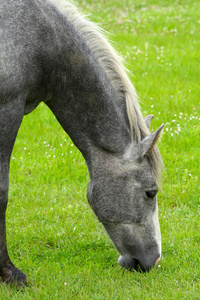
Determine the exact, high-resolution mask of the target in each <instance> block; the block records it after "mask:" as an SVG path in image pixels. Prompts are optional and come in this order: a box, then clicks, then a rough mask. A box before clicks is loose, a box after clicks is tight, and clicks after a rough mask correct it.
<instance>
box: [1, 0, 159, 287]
mask: <svg viewBox="0 0 200 300" xmlns="http://www.w3.org/2000/svg"><path fill="white" fill-rule="evenodd" d="M0 12H1V14H0V41H1V43H0V277H1V279H2V281H3V282H5V283H7V284H9V283H13V282H16V283H17V284H18V285H22V284H24V283H25V282H26V275H25V274H24V273H23V272H22V271H21V270H19V269H18V268H17V267H15V265H14V264H13V263H12V262H11V260H10V257H9V254H8V250H7V243H6V222H5V221H6V220H5V219H6V218H5V214H6V207H7V202H8V183H9V165H10V157H11V153H12V149H13V146H14V142H15V139H16V136H17V132H18V129H19V127H20V124H21V122H22V119H23V116H24V115H26V114H29V113H31V112H32V111H33V110H34V109H35V108H36V107H37V106H38V104H39V103H40V102H44V103H45V104H46V105H47V106H48V107H49V108H50V110H51V111H52V112H53V114H54V115H55V117H56V118H57V120H58V122H59V123H60V124H61V126H62V127H63V129H64V130H65V131H66V133H67V134H68V135H69V136H70V138H71V139H72V141H73V142H74V144H75V145H76V147H77V148H78V149H79V150H80V151H81V153H82V155H83V157H84V159H85V162H86V165H87V167H88V171H89V183H88V187H87V198H88V202H89V204H90V206H91V208H92V210H93V211H94V213H95V215H96V216H97V218H98V220H99V221H100V222H101V223H102V224H103V226H104V228H105V230H106V232H107V233H108V235H109V237H110V238H111V240H112V242H113V244H114V246H115V247H116V249H117V251H118V252H119V255H120V256H119V259H118V263H119V265H120V266H122V267H124V268H126V269H128V270H131V271H132V270H142V271H149V270H150V269H151V268H152V267H154V266H155V265H156V264H157V263H158V261H159V260H160V258H161V234H160V226H159V220H158V205H157V192H158V189H159V182H160V179H161V170H162V158H161V155H160V153H159V150H158V147H157V141H158V139H159V136H160V134H161V132H162V129H163V126H164V124H162V125H161V126H160V127H159V128H158V129H157V130H156V131H154V132H150V129H149V127H150V122H151V119H152V117H153V116H152V115H150V116H147V117H145V118H143V116H142V113H141V109H140V105H139V100H138V97H137V93H136V90H135V88H134V86H133V84H132V83H131V80H130V79H129V75H128V72H127V70H126V68H125V67H124V66H123V62H122V59H121V58H120V56H119V55H118V54H117V52H116V51H115V50H114V48H113V46H112V45H111V43H110V42H109V40H108V39H107V37H106V35H105V33H104V31H103V30H101V29H100V28H99V27H98V26H97V25H95V24H94V23H92V22H91V21H89V20H88V19H87V17H85V16H84V15H83V14H82V13H80V12H79V11H78V9H77V8H76V7H75V6H74V4H71V3H68V2H66V1H59V0H18V1H16V0H1V2H0Z"/></svg>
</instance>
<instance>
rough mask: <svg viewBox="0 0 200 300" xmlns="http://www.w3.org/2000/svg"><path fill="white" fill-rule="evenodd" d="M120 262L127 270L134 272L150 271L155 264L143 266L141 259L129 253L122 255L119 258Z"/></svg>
mask: <svg viewBox="0 0 200 300" xmlns="http://www.w3.org/2000/svg"><path fill="white" fill-rule="evenodd" d="M118 264H119V265H120V266H121V267H123V268H126V269H127V270H129V271H131V272H133V271H138V272H148V271H149V270H150V269H151V268H152V267H153V266H151V267H149V266H143V265H142V264H141V263H140V262H139V260H137V259H135V258H133V257H130V256H128V255H124V256H120V257H119V258H118Z"/></svg>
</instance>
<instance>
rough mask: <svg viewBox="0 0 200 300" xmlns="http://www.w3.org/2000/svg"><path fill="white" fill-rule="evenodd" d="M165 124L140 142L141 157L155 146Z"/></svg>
mask: <svg viewBox="0 0 200 300" xmlns="http://www.w3.org/2000/svg"><path fill="white" fill-rule="evenodd" d="M164 126H165V124H162V125H161V126H160V127H159V128H158V129H157V130H156V131H154V132H153V133H150V134H149V135H147V136H146V137H145V138H144V139H143V140H142V141H141V142H140V144H139V147H140V150H139V151H140V153H139V154H140V157H143V156H144V155H145V154H147V153H148V152H149V151H150V150H151V149H152V148H153V146H154V145H155V144H156V142H157V141H158V139H159V137H160V135H161V132H162V130H163V127H164Z"/></svg>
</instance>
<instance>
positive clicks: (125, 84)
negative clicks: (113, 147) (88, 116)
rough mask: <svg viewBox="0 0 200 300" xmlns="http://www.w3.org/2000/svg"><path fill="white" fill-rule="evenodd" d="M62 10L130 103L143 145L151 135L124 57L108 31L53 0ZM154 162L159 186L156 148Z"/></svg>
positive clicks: (134, 129)
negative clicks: (144, 139) (113, 44)
mask: <svg viewBox="0 0 200 300" xmlns="http://www.w3.org/2000/svg"><path fill="white" fill-rule="evenodd" d="M49 1H50V2H51V3H52V4H53V5H55V6H56V7H57V8H58V9H59V11H60V12H61V13H62V14H63V15H65V16H66V17H67V20H68V21H69V22H70V23H71V24H72V26H73V27H74V29H75V30H76V32H78V33H79V34H80V35H81V36H82V38H83V39H84V42H85V43H86V45H87V46H88V47H89V49H90V51H91V52H92V53H93V55H94V57H95V59H97V60H98V62H99V63H100V64H101V67H102V68H103V69H104V71H105V72H106V75H107V77H108V79H109V80H110V83H111V84H112V86H113V88H114V89H115V91H116V93H117V95H118V98H119V99H121V100H122V101H126V108H127V114H128V119H129V123H130V128H131V134H132V136H133V137H134V139H135V141H136V142H140V141H141V140H142V139H143V138H144V137H145V136H147V135H148V134H149V130H148V128H147V127H146V124H145V122H144V119H143V116H142V113H141V110H140V105H139V101H138V96H137V93H136V90H135V88H134V86H133V84H132V83H131V81H130V79H129V77H128V75H127V73H128V71H127V69H126V68H125V67H124V65H123V63H122V58H121V57H120V56H119V55H118V53H117V52H116V51H115V50H114V48H113V47H112V46H111V44H110V43H109V41H108V39H107V37H106V32H105V31H104V30H103V29H101V28H100V27H99V26H98V25H96V24H95V23H93V22H91V21H89V20H88V19H87V18H86V17H85V16H84V15H83V14H82V13H80V12H79V11H78V9H77V7H76V6H75V5H74V4H73V3H72V2H68V1H65V0H49ZM149 157H150V159H151V162H152V168H153V173H154V176H155V180H156V181H157V183H159V182H160V178H161V176H160V174H161V171H160V170H161V168H162V159H161V156H160V153H159V151H158V149H157V146H155V147H154V148H153V149H152V150H151V152H150V153H149Z"/></svg>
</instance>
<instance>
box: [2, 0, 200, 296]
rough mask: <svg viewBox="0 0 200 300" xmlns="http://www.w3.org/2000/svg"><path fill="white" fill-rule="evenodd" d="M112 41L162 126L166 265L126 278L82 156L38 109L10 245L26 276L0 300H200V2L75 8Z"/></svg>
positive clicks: (21, 152) (31, 119) (31, 120)
mask: <svg viewBox="0 0 200 300" xmlns="http://www.w3.org/2000/svg"><path fill="white" fill-rule="evenodd" d="M76 2H77V3H78V4H79V7H80V9H81V10H82V11H84V12H86V13H90V14H91V19H92V20H93V21H96V22H98V23H99V24H100V25H101V27H103V28H104V29H106V30H107V31H109V32H111V34H112V35H111V39H112V40H113V41H114V44H115V48H116V49H117V50H118V51H119V53H120V54H121V55H122V57H124V58H125V61H126V65H127V67H128V69H129V70H130V71H131V72H132V74H133V75H132V77H131V78H132V81H133V83H134V85H135V87H136V89H137V90H138V93H139V96H140V100H141V108H142V111H143V114H144V115H147V114H154V115H155V118H154V120H153V121H152V130H155V129H157V128H158V127H159V125H160V124H161V123H163V122H164V123H165V124H166V125H165V129H164V134H163V136H162V139H161V141H160V143H159V148H160V151H161V153H162V157H163V160H164V163H165V172H164V174H163V193H159V197H158V198H159V210H160V225H161V231H162V248H163V252H162V260H161V262H160V265H159V267H158V268H155V269H153V270H152V271H151V272H150V273H149V274H140V273H137V272H134V273H129V272H127V271H125V270H123V269H122V268H120V267H119V266H118V264H117V258H118V254H117V252H116V250H115V249H114V247H113V245H112V243H111V242H110V240H109V239H108V237H107V236H106V234H105V232H104V230H103V228H102V226H101V224H100V223H99V222H98V221H97V220H96V218H95V216H94V214H93V212H92V211H91V209H90V207H89V205H88V203H87V199H86V187H87V181H88V172H87V168H86V165H85V163H84V160H83V158H82V156H81V154H80V153H79V152H78V150H77V149H76V148H75V146H74V145H73V143H72V141H71V140H70V139H69V137H68V136H67V134H66V133H65V132H64V131H63V130H62V129H61V127H60V125H59V124H58V123H57V121H56V120H55V118H54V116H53V115H52V114H51V112H50V111H49V110H48V109H47V108H46V107H45V105H43V104H41V105H40V106H39V107H38V108H37V109H36V110H35V111H34V112H33V113H31V114H30V115H28V116H26V117H24V120H23V124H22V126H21V128H20V130H19V134H18V137H17V140H16V143H15V147H14V150H13V154H12V160H11V171H10V190H9V204H8V210H7V239H8V247H9V252H10V256H11V259H12V261H13V262H14V264H15V265H16V266H17V267H19V268H20V269H21V270H22V271H23V272H25V273H26V274H27V277H28V282H29V286H28V287H26V288H25V289H24V290H23V291H22V290H17V289H15V288H11V287H6V286H4V285H2V286H1V287H0V299H13V300H14V299H37V300H40V299H45V300H47V299H120V300H121V299H159V300H162V299H167V300H169V299H178V300H179V299H187V300H188V299H191V300H194V299H200V267H199V263H200V233H199V219H200V178H199V165H200V155H199V149H200V98H199V95H200V88H199V71H200V59H199V27H200V18H199V9H200V1H199V0H197V1H195V2H193V1H189V0H185V1H181V0H180V1H178V0H177V1H171V0H169V1H159V0H151V1H147V0H146V1H145V0H143V1H138V0H135V1H130V0H127V1H119V0H115V1H111V0H107V1H103V0H98V1H97V0H95V1H94V0H87V1H86V0H85V1H81V0H78V1H76Z"/></svg>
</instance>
